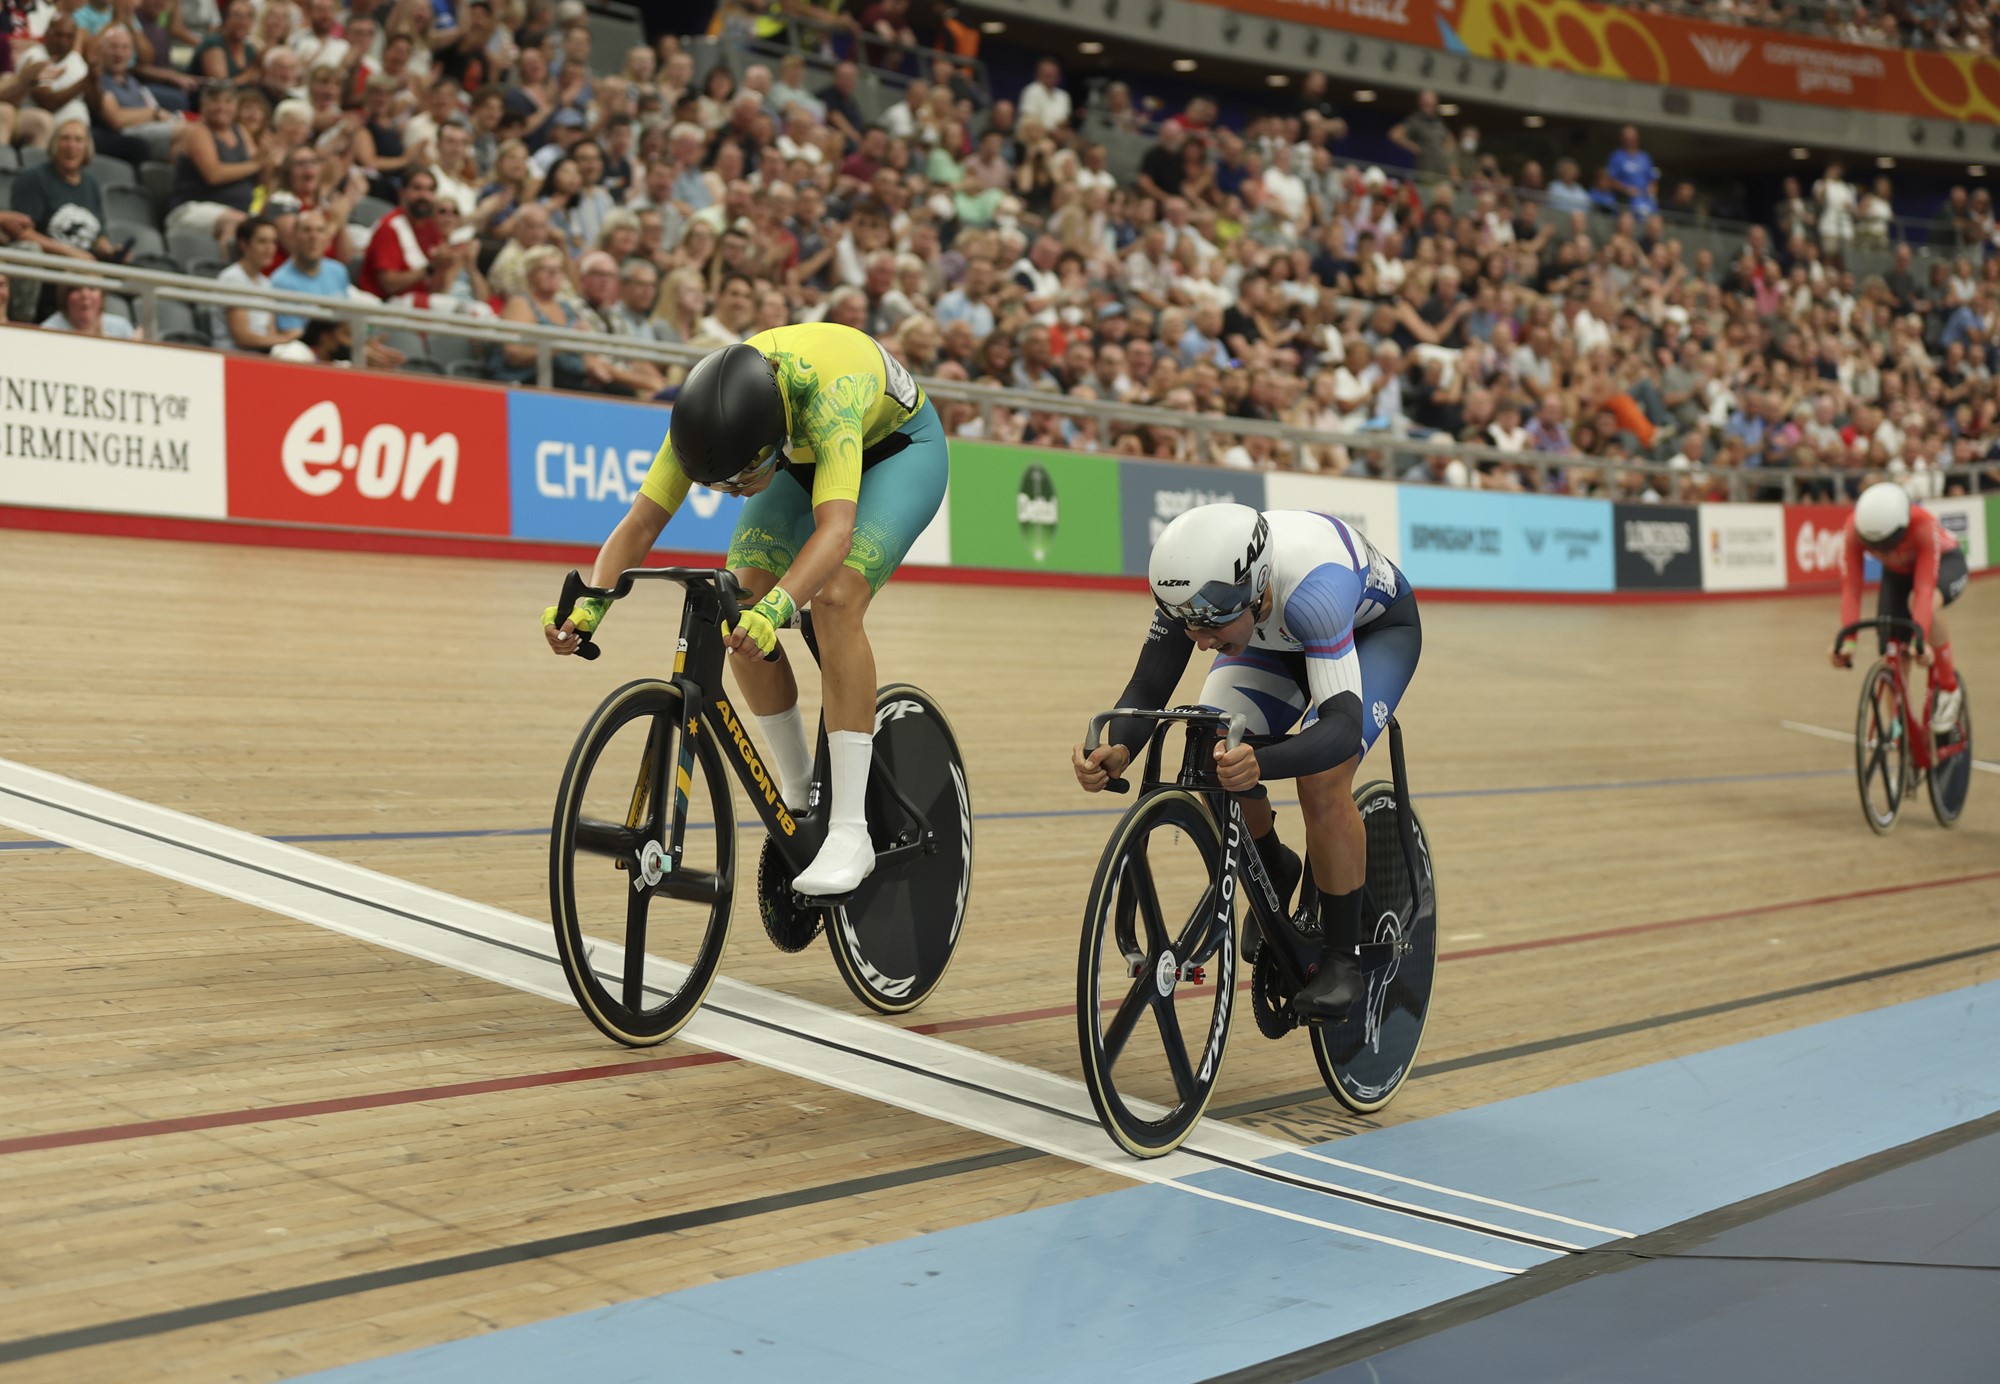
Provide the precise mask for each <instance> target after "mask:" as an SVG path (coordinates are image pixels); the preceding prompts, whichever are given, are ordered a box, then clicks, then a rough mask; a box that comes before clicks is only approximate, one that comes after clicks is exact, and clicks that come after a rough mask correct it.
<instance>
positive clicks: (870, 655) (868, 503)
mask: <svg viewBox="0 0 2000 1384" xmlns="http://www.w3.org/2000/svg"><path fill="white" fill-rule="evenodd" d="M901 432H902V434H903V435H904V436H905V437H906V438H908V439H909V441H908V442H907V444H906V445H905V446H904V447H903V449H902V450H901V451H899V452H897V453H896V454H894V455H893V456H888V457H884V458H883V459H882V460H880V461H878V462H876V463H874V464H873V465H872V466H870V467H868V469H867V470H866V471H865V472H864V473H863V474H862V477H861V493H860V495H859V496H858V497H857V498H856V500H855V505H854V541H853V546H852V547H851V549H850V550H849V552H848V555H847V560H846V562H845V563H844V564H843V565H842V567H841V570H840V571H839V572H838V573H836V574H835V575H834V578H833V580H832V581H830V582H828V583H827V584H826V586H825V587H824V588H823V589H822V590H821V591H820V593H819V594H818V595H816V596H814V597H813V602H812V606H813V625H814V628H815V629H816V630H818V631H819V635H820V684H821V687H822V689H823V693H824V695H823V700H824V702H825V704H826V724H827V736H826V739H827V755H828V759H829V764H828V768H829V771H830V777H831V779H832V783H831V785H830V786H831V788H832V797H833V801H832V808H831V813H830V815H829V819H828V830H827V836H826V840H825V842H824V843H823V844H822V845H821V846H820V850H819V854H818V855H816V856H815V857H814V858H813V862H812V864H811V865H810V866H808V867H807V868H806V869H805V870H803V871H802V872H800V874H799V877H798V878H797V879H796V880H794V881H793V882H792V887H793V888H794V889H797V890H798V891H799V892H800V893H802V894H843V893H846V892H847V891H849V890H851V889H853V888H855V887H856V886H858V885H859V884H860V883H861V881H862V880H863V879H866V878H867V877H868V874H869V872H870V871H871V870H873V869H874V866H875V849H874V844H873V842H872V841H871V840H870V839H869V835H868V808H867V793H868V773H869V767H870V765H871V764H872V762H873V759H874V749H875V746H874V737H875V681H876V680H875V651H874V648H873V647H872V646H871V645H870V644H869V642H868V631H867V627H866V626H867V616H868V606H869V604H870V602H872V601H873V600H874V598H875V593H876V592H877V591H879V590H881V589H882V587H883V585H884V584H885V583H887V582H888V580H889V578H890V577H891V576H892V575H893V574H894V573H895V570H896V568H897V567H898V566H900V565H901V564H902V561H903V559H904V557H905V556H907V555H908V554H909V551H910V548H911V545H913V544H914V543H915V542H916V541H917V537H918V535H920V534H921V533H923V531H924V527H925V526H926V525H928V524H929V523H930V521H931V519H932V518H933V517H934V516H935V515H936V514H937V511H938V506H939V505H941V504H943V503H944V492H945V483H946V481H947V480H948V479H949V475H950V465H951V462H950V454H949V452H948V451H947V449H946V443H945V435H944V425H943V423H942V422H940V421H939V419H938V416H937V410H936V409H934V408H932V407H931V406H930V404H929V403H926V404H925V405H924V406H923V407H922V408H921V409H919V410H918V411H917V412H916V414H915V415H914V416H913V417H912V418H911V419H910V421H909V422H908V423H906V424H904V425H903V427H902V429H901ZM807 519H808V531H810V515H808V516H807Z"/></svg>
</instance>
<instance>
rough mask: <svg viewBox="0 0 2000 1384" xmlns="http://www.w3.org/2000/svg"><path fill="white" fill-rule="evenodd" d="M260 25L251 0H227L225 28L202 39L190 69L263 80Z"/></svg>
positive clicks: (217, 78)
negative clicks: (254, 33) (255, 33)
mask: <svg viewBox="0 0 2000 1384" xmlns="http://www.w3.org/2000/svg"><path fill="white" fill-rule="evenodd" d="M256 25H257V9H256V6H254V5H253V4H251V2H250V0H227V4H226V5H225V6H224V7H223V11H222V27H220V28H219V29H217V30H216V31H215V32H214V33H212V34H210V35H209V36H208V37H206V38H204V39H202V40H201V42H200V44H199V45H198V46H197V47H196V48H195V50H194V56H193V57H191V58H189V59H188V71H189V72H190V73H192V74H193V75H195V76H196V77H199V78H201V79H202V80H203V81H207V82H215V83H228V84H232V85H233V84H235V83H239V82H255V81H257V80H259V79H260V78H261V77H262V75H263V68H262V66H261V65H260V64H259V62H258V56H257V45H256V44H255V43H253V42H252V41H251V38H250V34H251V30H253V29H254V28H255V27H256ZM232 230H233V228H232Z"/></svg>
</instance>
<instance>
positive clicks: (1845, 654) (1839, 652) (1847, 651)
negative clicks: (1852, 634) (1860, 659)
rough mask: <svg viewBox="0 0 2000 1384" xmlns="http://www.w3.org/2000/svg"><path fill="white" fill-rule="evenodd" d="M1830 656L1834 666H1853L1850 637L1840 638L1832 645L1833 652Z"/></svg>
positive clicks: (1852, 648) (1852, 643)
mask: <svg viewBox="0 0 2000 1384" xmlns="http://www.w3.org/2000/svg"><path fill="white" fill-rule="evenodd" d="M1830 657H1831V658H1832V660H1833V666H1834V667H1836V668H1852V667H1853V666H1854V641H1853V640H1852V639H1843V640H1841V641H1840V642H1839V643H1838V644H1835V645H1834V646H1833V652H1832V654H1831V655H1830Z"/></svg>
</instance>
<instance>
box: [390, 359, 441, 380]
mask: <svg viewBox="0 0 2000 1384" xmlns="http://www.w3.org/2000/svg"><path fill="white" fill-rule="evenodd" d="M400 368H402V369H404V370H415V371H418V372H419V373H421V374H425V375H442V374H444V373H445V368H444V367H443V366H442V365H439V364H438V363H437V362H436V361H434V360H432V359H431V358H430V357H429V356H411V357H410V358H409V359H408V360H406V361H404V362H403V364H402V366H401V367H400Z"/></svg>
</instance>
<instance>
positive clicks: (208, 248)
mask: <svg viewBox="0 0 2000 1384" xmlns="http://www.w3.org/2000/svg"><path fill="white" fill-rule="evenodd" d="M167 253H168V254H170V255H172V256H173V257H174V258H175V259H177V260H179V261H180V262H181V263H182V264H194V263H197V262H198V261H201V260H212V259H214V258H215V237H214V236H212V235H210V234H209V233H208V232H207V231H190V230H187V229H185V228H183V229H181V230H178V231H170V232H168V234H167Z"/></svg>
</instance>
